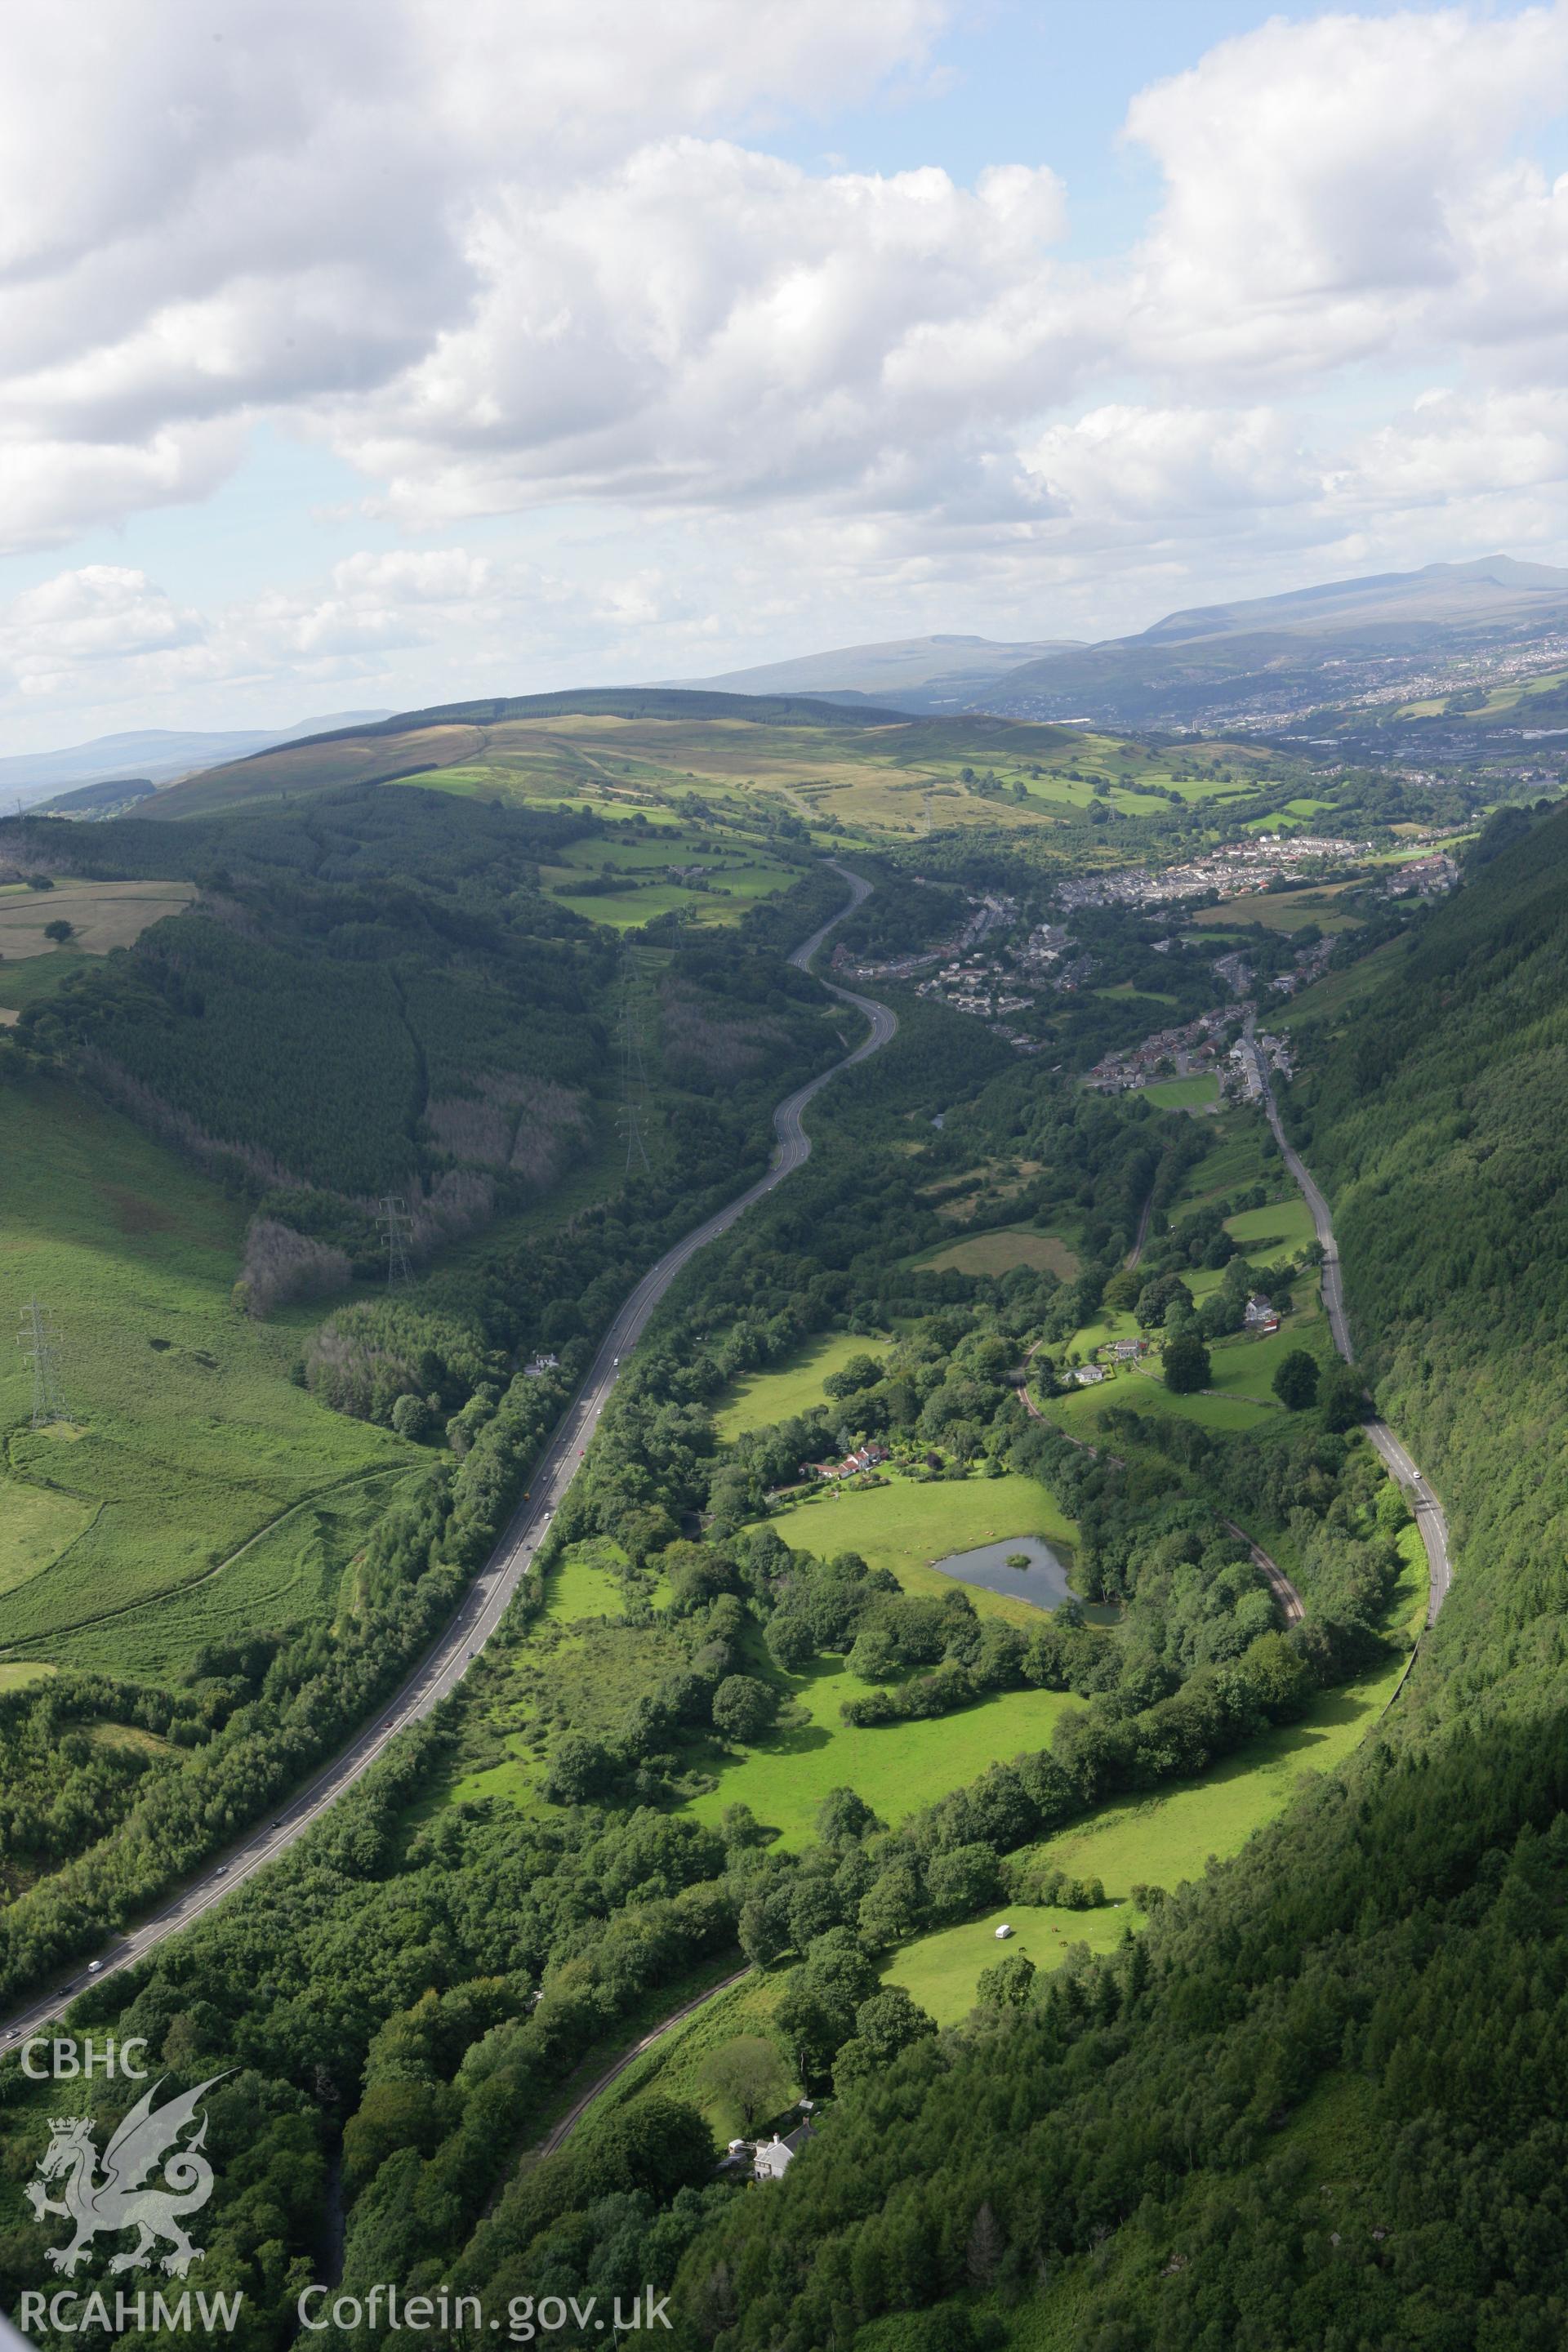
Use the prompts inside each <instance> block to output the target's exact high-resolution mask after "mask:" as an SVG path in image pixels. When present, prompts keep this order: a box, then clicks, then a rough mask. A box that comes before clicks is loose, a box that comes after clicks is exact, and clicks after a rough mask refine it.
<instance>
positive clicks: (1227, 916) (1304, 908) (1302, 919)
mask: <svg viewBox="0 0 1568 2352" xmlns="http://www.w3.org/2000/svg"><path fill="white" fill-rule="evenodd" d="M1355 887H1357V886H1356V884H1354V883H1353V882H1325V883H1323V884H1322V885H1321V887H1318V888H1315V889H1311V890H1280V891H1277V892H1270V891H1268V890H1256V891H1250V892H1248V893H1247V895H1246V896H1245V897H1243V898H1226V900H1225V902H1224V904H1223V905H1222V906H1218V907H1200V908H1199V909H1198V911H1197V912H1196V913H1195V914H1194V916H1193V918H1192V920H1193V922H1194V924H1195V925H1196V926H1198V927H1199V928H1200V929H1204V930H1207V929H1210V928H1211V924H1210V918H1211V916H1212V918H1213V926H1212V928H1216V929H1224V928H1225V927H1226V925H1229V926H1231V927H1233V928H1234V926H1235V925H1236V924H1237V923H1261V925H1262V926H1263V929H1265V930H1266V931H1300V930H1305V929H1306V927H1307V925H1308V924H1309V923H1316V924H1317V925H1318V927H1319V929H1321V930H1325V931H1351V930H1354V929H1356V928H1357V926H1358V925H1359V924H1360V922H1361V920H1362V918H1361V916H1359V915H1355V914H1352V912H1351V911H1350V909H1349V908H1347V907H1345V906H1342V904H1341V901H1342V898H1343V897H1344V894H1345V892H1346V891H1347V890H1353V889H1354V888H1355Z"/></svg>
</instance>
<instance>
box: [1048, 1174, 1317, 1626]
mask: <svg viewBox="0 0 1568 2352" xmlns="http://www.w3.org/2000/svg"><path fill="white" fill-rule="evenodd" d="M1148 1221H1149V1212H1148V1209H1147V1208H1145V1209H1144V1212H1143V1222H1144V1223H1145V1225H1147V1223H1148ZM1042 1345H1043V1342H1042V1341H1040V1340H1038V1339H1037V1340H1036V1342H1035V1344H1034V1346H1033V1347H1032V1348H1031V1349H1030V1350H1029V1358H1026V1360H1025V1365H1024V1370H1025V1380H1024V1385H1023V1388H1022V1389H1021V1390H1020V1391H1019V1394H1020V1395H1021V1396H1022V1398H1023V1400H1024V1409H1025V1411H1026V1412H1031V1413H1033V1415H1034V1417H1035V1419H1036V1420H1037V1421H1044V1422H1048V1423H1049V1425H1050V1427H1051V1428H1052V1429H1054V1430H1055V1431H1056V1433H1057V1434H1058V1437H1065V1438H1067V1442H1068V1444H1069V1445H1076V1446H1078V1447H1079V1450H1080V1451H1081V1452H1082V1453H1084V1454H1088V1455H1089V1457H1090V1459H1091V1460H1095V1459H1098V1457H1099V1454H1100V1448H1099V1446H1098V1445H1090V1444H1089V1443H1088V1442H1087V1440H1086V1439H1084V1438H1081V1437H1073V1436H1070V1435H1069V1434H1068V1431H1066V1430H1065V1429H1064V1428H1063V1427H1062V1425H1061V1423H1060V1422H1059V1421H1051V1420H1050V1416H1049V1414H1048V1413H1044V1412H1041V1411H1040V1408H1039V1406H1038V1405H1037V1403H1036V1402H1035V1400H1034V1398H1033V1397H1032V1396H1031V1395H1030V1394H1029V1382H1028V1377H1027V1375H1028V1365H1029V1359H1030V1358H1033V1357H1035V1356H1037V1354H1038V1353H1039V1350H1040V1348H1041V1346H1042ZM1152 1377H1153V1375H1152V1373H1151V1375H1150V1378H1151V1379H1152ZM1211 1393H1212V1392H1211ZM1105 1458H1106V1460H1107V1461H1108V1462H1109V1463H1110V1465H1111V1467H1112V1468H1113V1469H1116V1470H1124V1469H1125V1468H1126V1466H1127V1465H1126V1463H1125V1461H1124V1460H1123V1458H1122V1456H1121V1454H1107V1455H1106V1457H1105ZM1220 1525H1221V1527H1222V1528H1225V1529H1226V1532H1227V1533H1228V1534H1230V1535H1233V1536H1235V1537H1237V1538H1238V1540H1239V1541H1240V1542H1242V1543H1244V1544H1245V1545H1246V1546H1247V1550H1248V1551H1249V1552H1250V1553H1251V1554H1252V1565H1253V1566H1254V1568H1256V1569H1257V1570H1258V1572H1259V1573H1260V1575H1261V1576H1262V1577H1263V1579H1264V1581H1265V1582H1266V1583H1267V1584H1268V1589H1269V1591H1271V1592H1272V1593H1273V1595H1274V1598H1275V1600H1276V1601H1278V1602H1279V1614H1280V1615H1281V1617H1283V1618H1284V1620H1285V1622H1286V1624H1287V1625H1299V1624H1300V1622H1301V1620H1302V1618H1303V1617H1304V1616H1305V1615H1306V1613H1307V1612H1306V1611H1305V1609H1304V1608H1303V1607H1302V1604H1301V1596H1300V1593H1299V1592H1298V1591H1297V1590H1296V1588H1295V1586H1294V1585H1293V1584H1292V1583H1291V1581H1290V1580H1289V1577H1288V1576H1287V1575H1286V1573H1285V1571H1284V1570H1283V1569H1282V1568H1281V1567H1280V1565H1279V1561H1278V1560H1277V1559H1271V1558H1270V1557H1269V1555H1268V1552H1266V1551H1265V1550H1264V1549H1263V1546H1262V1545H1261V1544H1260V1543H1254V1542H1253V1540H1252V1538H1251V1537H1250V1536H1249V1535H1248V1534H1247V1529H1246V1528H1238V1527H1237V1524H1236V1521H1235V1520H1234V1519H1226V1518H1222V1519H1221V1520H1220Z"/></svg>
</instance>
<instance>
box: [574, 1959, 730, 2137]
mask: <svg viewBox="0 0 1568 2352" xmlns="http://www.w3.org/2000/svg"><path fill="white" fill-rule="evenodd" d="M751 1973H752V1971H751V1969H750V1968H749V1967H747V1968H743V1969H736V1971H735V1973H734V1975H733V1976H732V1977H726V1978H725V1979H724V1980H723V1982H722V1983H721V1984H716V1985H710V1986H709V1988H708V1990H707V1991H706V1992H700V1993H698V1994H697V1995H696V1996H695V1998H694V1999H692V2000H689V2001H684V2002H682V2004H681V2006H680V2007H679V2009H672V2010H671V2011H670V2012H669V2015H668V2017H662V2018H660V2020H659V2021H658V2024H657V2025H656V2026H655V2027H654V2029H653V2031H652V2032H651V2033H645V2034H644V2035H643V2038H642V2040H641V2041H640V2042H634V2043H633V2045H632V2047H631V2048H630V2049H629V2050H626V2051H624V2052H623V2053H622V2054H621V2055H620V2057H618V2058H617V2059H616V2063H615V2064H614V2065H613V2066H606V2067H605V2071H604V2073H603V2074H600V2075H598V2076H596V2077H595V2080H594V2081H593V2082H592V2083H590V2084H589V2085H588V2087H587V2089H586V2090H585V2091H584V2092H583V2093H582V2094H581V2095H580V2096H578V2097H577V2098H575V2099H574V2100H573V2102H572V2105H570V2106H569V2107H568V2108H567V2110H566V2113H565V2114H564V2115H563V2116H562V2118H561V2120H560V2122H559V2123H558V2124H555V2125H553V2126H552V2128H551V2130H550V2131H549V2132H548V2133H547V2134H546V2136H545V2137H544V2138H543V2139H542V2140H541V2141H540V2143H539V2146H538V2147H537V2148H536V2149H535V2150H534V2154H535V2155H536V2156H553V2155H554V2153H555V2151H556V2149H557V2148H558V2147H563V2145H564V2144H565V2142H566V2141H567V2140H568V2139H569V2138H570V2137H571V2136H572V2134H573V2133H574V2131H575V2130H576V2128H577V2126H578V2125H579V2124H580V2123H581V2122H582V2120H583V2118H584V2116H585V2115H586V2114H587V2112H588V2110H589V2108H590V2107H591V2106H592V2105H593V2104H594V2102H595V2099H596V2098H597V2097H598V2096H599V2094H600V2093H601V2091H607V2090H608V2089H609V2087H610V2084H612V2083H616V2082H619V2080H620V2078H621V2076H622V2075H623V2074H625V2073H626V2068H627V2067H628V2066H635V2065H636V2064H637V2060H638V2059H639V2058H640V2057H641V2056H642V2054H643V2053H644V2051H645V2050H651V2049H652V2048H653V2045H654V2043H655V2042H662V2041H663V2039H664V2037H665V2035H666V2034H667V2033H668V2032H671V2031H672V2029H673V2028H674V2027H676V2026H678V2025H684V2023H685V2022H686V2020H687V2019H688V2018H689V2017H695V2016H696V2014H697V2012H698V2011H699V2010H700V2009H706V2008H707V2006H708V2004H709V2002H710V2000H718V1998H719V1996H720V1994H721V1992H730V1991H731V1990H733V1989H734V1987H735V1986H736V1985H738V1984H743V1983H744V1982H745V1979H747V1978H748V1977H749V1976H750V1975H751Z"/></svg>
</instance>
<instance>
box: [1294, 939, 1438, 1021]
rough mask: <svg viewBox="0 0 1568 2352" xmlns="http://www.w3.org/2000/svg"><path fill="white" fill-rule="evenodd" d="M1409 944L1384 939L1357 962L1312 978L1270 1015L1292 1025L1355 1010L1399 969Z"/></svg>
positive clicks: (1328, 1019) (1376, 992)
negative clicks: (1321, 976) (1282, 1006)
mask: <svg viewBox="0 0 1568 2352" xmlns="http://www.w3.org/2000/svg"><path fill="white" fill-rule="evenodd" d="M1408 948H1409V941H1408V940H1405V939H1395V940H1384V944H1383V946H1382V947H1380V948H1374V949H1373V951H1372V953H1371V955H1369V956H1367V957H1365V958H1363V961H1361V962H1360V963H1352V965H1350V967H1349V968H1348V970H1346V971H1331V972H1330V973H1328V974H1327V976H1326V977H1325V978H1324V979H1322V980H1319V981H1314V982H1313V983H1312V985H1311V987H1310V988H1304V989H1303V990H1302V991H1301V993H1300V996H1293V997H1291V999H1290V1000H1289V1003H1288V1004H1287V1005H1286V1006H1285V1008H1284V1010H1283V1012H1280V1013H1271V1014H1270V1016H1269V1017H1270V1019H1272V1020H1273V1021H1274V1022H1275V1024H1276V1025H1277V1026H1278V1027H1279V1028H1281V1029H1295V1028H1298V1027H1300V1026H1301V1025H1302V1024H1305V1023H1308V1022H1313V1021H1327V1022H1334V1021H1339V1020H1342V1018H1343V1017H1344V1015H1345V1014H1346V1013H1351V1012H1353V1011H1356V1010H1357V1009H1359V1008H1360V1007H1361V1006H1362V1005H1363V1004H1364V1003H1366V1002H1367V1000H1368V999H1369V998H1370V997H1373V996H1376V995H1377V994H1378V993H1379V992H1380V991H1381V990H1382V989H1383V988H1384V985H1385V984H1386V983H1387V982H1388V981H1389V980H1390V979H1392V978H1393V976H1394V973H1395V972H1397V971H1398V970H1399V968H1400V966H1401V964H1402V963H1403V962H1404V961H1405V955H1406V953H1407V951H1408Z"/></svg>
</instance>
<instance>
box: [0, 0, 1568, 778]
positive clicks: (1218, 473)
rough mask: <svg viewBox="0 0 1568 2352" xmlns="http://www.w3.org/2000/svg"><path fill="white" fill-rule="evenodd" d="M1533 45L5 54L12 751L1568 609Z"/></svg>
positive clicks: (208, 26)
mask: <svg viewBox="0 0 1568 2352" xmlns="http://www.w3.org/2000/svg"><path fill="white" fill-rule="evenodd" d="M1565 360H1568V0H1563V5H1505V0H1497V5H1469V6H1453V7H1448V6H1405V7H1398V6H1384V5H1363V6H1361V7H1359V8H1353V9H1352V8H1337V7H1336V8H1327V7H1320V6H1315V5H1286V6H1283V7H1280V8H1277V9H1274V10H1272V11H1270V10H1269V9H1268V8H1267V7H1266V6H1258V5H1243V4H1242V0H1159V5H1149V0H1095V5H1090V6H1085V5H1082V0H851V5H845V0H438V5H437V0H332V5H331V6H330V7H326V8H323V7H322V6H321V5H320V0H94V5H93V6H92V7H91V8H89V9H86V10H82V9H70V8H62V7H61V6H60V5H58V0H8V5H7V6H6V8H5V11H4V12H3V13H0V752H16V751H33V750H39V749H43V748H46V747H48V746H52V745H56V744H61V743H69V742H77V741H80V740H85V739H87V738H89V737H92V736H96V735H99V734H102V733H108V732H112V731H119V730H128V729H135V728H142V727H202V728H206V727H215V726H235V727H252V726H279V727H280V726H284V725H288V724H290V723H293V722H295V721H297V720H299V719H304V718H307V717H310V716H313V715H316V714H318V713H325V712H330V711H336V710H342V709H365V708H386V709H406V708H412V707H416V706H419V705H423V704H427V703H430V702H436V701H441V700H447V699H457V698H462V697H465V696H469V695H473V694H484V693H510V694H526V693H532V692H539V691H545V690H549V689H552V688H560V687H566V686H571V685H586V684H604V683H612V682H617V681H629V680H647V679H656V678H679V677H705V676H711V675H714V674H716V673H719V672H721V671H723V670H725V669H727V668H733V667H741V666H743V665H745V666H749V665H751V664H753V663H757V662H762V661H767V660H773V659H781V658H784V657H785V656H791V655H795V654H801V653H805V652H810V651H813V650H816V649H818V648H821V647H826V646H835V645H847V644H854V643H860V642H866V641H870V640H876V639H879V638H888V637H900V636H909V635H924V634H927V633H929V632H939V631H940V632H958V633H974V634H978V635H985V636H991V637H997V638H1003V639H1005V640H1008V641H1015V642H1027V641H1034V640H1038V639H1045V638H1059V637H1079V638H1083V637H1100V636H1107V635H1121V634H1123V633H1125V632H1128V631H1131V630H1134V629H1139V628H1142V627H1144V626H1146V625H1149V624H1150V623H1151V622H1152V621H1154V620H1156V619H1158V618H1159V617H1160V616H1161V615H1162V614H1164V613H1166V612H1168V611H1170V610H1172V609H1174V608H1179V607H1181V606H1184V605H1191V604H1204V603H1212V602H1215V601H1218V600H1221V599H1228V598H1231V597H1234V596H1238V595H1257V594H1267V593H1274V592H1276V591H1279V590H1283V589H1289V588H1295V587H1300V586H1304V585H1307V584H1309V583H1311V582H1314V581H1321V580H1328V579H1334V578H1339V577H1342V576H1345V575H1353V574H1356V573H1360V572H1379V571H1391V570H1400V569H1406V568H1411V567H1414V566H1415V565H1417V564H1421V563H1425V562H1434V561H1442V560H1456V561H1459V560H1464V559H1467V558H1469V557H1474V556H1478V555H1483V554H1490V553H1493V552H1497V551H1503V552H1507V553H1510V554H1512V555H1515V556H1521V557H1526V558H1531V559H1534V560H1536V561H1544V562H1563V561H1568V367H1565V364H1564V362H1565Z"/></svg>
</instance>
